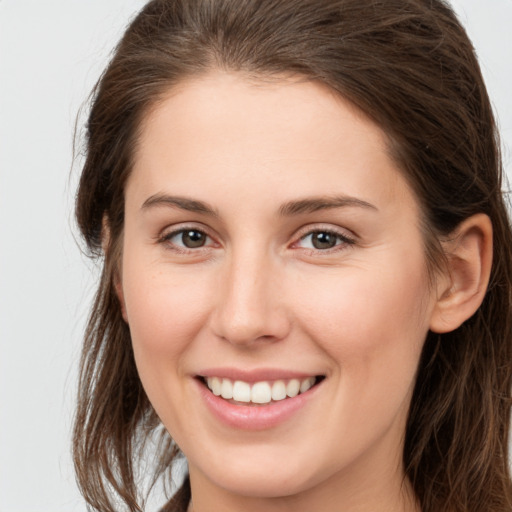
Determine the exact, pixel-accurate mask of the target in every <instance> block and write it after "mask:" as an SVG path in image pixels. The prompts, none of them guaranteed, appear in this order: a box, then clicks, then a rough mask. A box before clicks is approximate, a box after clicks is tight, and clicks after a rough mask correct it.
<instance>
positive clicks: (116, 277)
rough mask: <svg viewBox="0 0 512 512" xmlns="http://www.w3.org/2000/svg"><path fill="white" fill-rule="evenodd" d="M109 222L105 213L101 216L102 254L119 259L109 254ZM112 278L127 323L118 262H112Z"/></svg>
mask: <svg viewBox="0 0 512 512" xmlns="http://www.w3.org/2000/svg"><path fill="white" fill-rule="evenodd" d="M110 242H111V238H110V224H109V221H108V217H107V216H106V215H104V216H103V221H102V226H101V248H102V250H103V254H104V255H105V258H113V259H116V258H117V259H119V260H120V258H119V257H116V255H114V254H111V248H110ZM111 265H112V269H113V270H112V280H113V283H112V284H113V285H114V290H115V292H116V295H117V299H118V300H119V306H120V307H121V314H122V315H123V320H124V321H125V322H126V323H128V316H127V314H126V304H125V300H124V291H123V283H122V280H121V275H120V271H121V269H120V262H112V263H111Z"/></svg>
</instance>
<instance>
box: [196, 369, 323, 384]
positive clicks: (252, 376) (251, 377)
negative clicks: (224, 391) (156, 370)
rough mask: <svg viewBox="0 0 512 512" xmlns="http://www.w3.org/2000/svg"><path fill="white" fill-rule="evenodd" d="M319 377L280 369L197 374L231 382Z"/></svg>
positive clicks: (316, 374)
mask: <svg viewBox="0 0 512 512" xmlns="http://www.w3.org/2000/svg"><path fill="white" fill-rule="evenodd" d="M318 375H321V374H320V373H318V372H308V371H296V370H286V369H281V368H256V369H252V370H242V369H240V368H206V369H204V370H201V371H200V372H198V373H197V376H198V377H220V378H225V379H230V380H233V381H236V380H241V381H243V382H248V383H252V382H260V381H268V380H271V381H274V380H289V379H307V378H308V377H316V376H318Z"/></svg>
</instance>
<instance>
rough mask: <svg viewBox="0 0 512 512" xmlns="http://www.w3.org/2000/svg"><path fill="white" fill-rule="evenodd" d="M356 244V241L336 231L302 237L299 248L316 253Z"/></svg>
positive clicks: (312, 232)
mask: <svg viewBox="0 0 512 512" xmlns="http://www.w3.org/2000/svg"><path fill="white" fill-rule="evenodd" d="M354 243H355V241H354V239H352V238H349V237H348V236H346V235H344V234H342V233H338V232H336V231H321V230H317V231H310V232H309V233H308V234H307V235H304V236H303V237H301V239H300V240H299V241H298V243H297V247H301V248H302V249H312V250H316V251H327V250H329V249H343V248H344V247H347V246H349V245H353V244H354Z"/></svg>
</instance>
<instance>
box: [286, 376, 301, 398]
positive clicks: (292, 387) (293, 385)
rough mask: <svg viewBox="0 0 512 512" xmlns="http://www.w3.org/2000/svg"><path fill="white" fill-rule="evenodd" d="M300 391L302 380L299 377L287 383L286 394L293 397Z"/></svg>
mask: <svg viewBox="0 0 512 512" xmlns="http://www.w3.org/2000/svg"><path fill="white" fill-rule="evenodd" d="M299 391H300V382H299V381H298V380H297V379H292V380H291V381H290V382H288V384H287V385H286V394H287V395H288V396H289V397H290V398H293V397H294V396H297V395H298V394H299Z"/></svg>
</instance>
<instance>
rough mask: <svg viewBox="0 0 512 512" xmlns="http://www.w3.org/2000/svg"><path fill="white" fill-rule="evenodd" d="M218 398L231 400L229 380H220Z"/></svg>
mask: <svg viewBox="0 0 512 512" xmlns="http://www.w3.org/2000/svg"><path fill="white" fill-rule="evenodd" d="M220 396H221V397H222V398H225V399H226V400H230V399H231V398H233V383H232V382H231V381H230V380H229V379H222V386H221V388H220Z"/></svg>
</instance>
